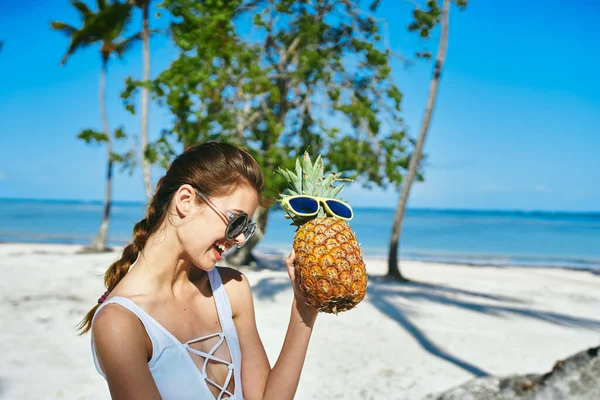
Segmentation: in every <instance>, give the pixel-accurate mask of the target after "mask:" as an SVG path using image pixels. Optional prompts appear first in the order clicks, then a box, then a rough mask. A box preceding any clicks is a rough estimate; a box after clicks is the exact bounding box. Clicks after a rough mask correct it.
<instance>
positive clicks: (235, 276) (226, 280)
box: [215, 267, 248, 286]
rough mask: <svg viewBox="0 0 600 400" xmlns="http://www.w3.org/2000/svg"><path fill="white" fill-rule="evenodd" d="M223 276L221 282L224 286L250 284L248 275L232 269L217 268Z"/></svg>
mask: <svg viewBox="0 0 600 400" xmlns="http://www.w3.org/2000/svg"><path fill="white" fill-rule="evenodd" d="M215 268H216V269H217V271H218V272H219V275H220V276H221V281H222V282H223V284H224V285H227V284H230V283H232V284H233V286H236V284H240V283H244V282H245V283H248V279H247V278H246V275H244V274H243V273H242V272H241V271H239V270H237V269H235V268H231V267H215Z"/></svg>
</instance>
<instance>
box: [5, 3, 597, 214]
mask: <svg viewBox="0 0 600 400" xmlns="http://www.w3.org/2000/svg"><path fill="white" fill-rule="evenodd" d="M470 3H471V4H470V6H469V8H468V9H467V10H466V11H464V12H460V11H458V10H457V9H456V8H454V9H453V10H452V14H451V17H450V19H451V20H450V26H451V28H450V42H449V48H448V56H447V62H446V66H445V71H444V75H443V77H442V82H441V87H440V92H439V97H438V103H437V107H436V111H435V114H434V119H433V123H432V126H431V129H430V132H429V136H428V139H427V143H426V147H425V151H426V153H427V154H428V156H429V160H428V161H429V164H428V166H427V167H426V170H425V174H426V181H425V182H424V183H418V184H417V185H416V186H414V190H413V192H412V195H411V199H410V203H409V205H410V206H412V207H433V208H476V209H522V210H532V209H536V210H570V211H582V210H587V211H593V210H596V211H597V210H600V189H599V188H598V183H599V182H600V162H599V161H598V159H599V157H598V155H599V154H600V132H599V131H600V128H598V127H599V126H600V78H599V77H598V74H597V72H596V71H597V68H598V65H600V44H599V42H598V38H599V37H600V25H599V24H597V19H598V17H599V16H600V2H597V1H595V0H573V1H567V0H545V1H543V0H530V1H517V0H505V1H501V2H500V1H494V0H471V2H470ZM411 7H412V5H411V2H409V1H404V2H403V1H401V0H383V1H382V6H381V8H380V11H379V12H378V14H379V15H380V16H386V18H387V21H388V24H389V37H390V39H389V40H390V45H391V47H392V48H393V50H395V51H396V52H398V53H400V54H412V53H413V52H414V51H415V49H417V48H418V46H420V45H422V43H421V42H420V41H419V40H418V38H416V37H415V36H414V35H409V34H408V33H406V29H405V27H406V24H407V22H408V20H409V18H410V11H411ZM0 15H1V16H2V22H1V23H0V40H4V47H3V48H2V50H1V52H0V77H1V83H0V198H6V197H9V198H43V199H44V198H45V199H81V200H98V199H102V198H103V190H104V186H103V179H104V174H105V161H104V160H105V152H104V149H103V148H102V147H90V146H86V145H85V144H83V143H82V142H80V141H79V140H77V139H76V138H75V135H76V134H77V133H78V132H79V131H80V130H81V128H84V127H90V128H96V129H98V128H100V126H101V123H100V117H99V111H98V77H99V73H100V62H99V55H98V51H97V49H96V48H90V49H87V50H85V51H83V52H80V53H78V54H76V55H75V56H74V57H72V58H71V59H70V60H69V61H68V63H67V65H66V66H65V67H61V66H60V65H59V61H60V59H61V57H62V55H63V53H64V51H65V49H66V46H67V44H68V39H67V38H65V37H63V36H62V35H61V34H59V33H57V32H53V31H52V30H51V29H50V28H49V21H50V20H53V19H55V20H61V21H65V22H69V23H72V24H74V25H77V24H78V20H77V14H76V13H75V12H74V10H72V7H71V6H70V5H69V3H68V2H67V1H66V0H23V1H20V2H3V4H2V5H1V6H0ZM165 24H166V21H165V20H164V18H163V19H159V20H157V19H155V20H154V21H153V25H154V26H160V25H163V26H164V25H165ZM431 45H432V46H433V45H434V42H432V43H431ZM151 46H152V69H153V74H154V73H157V72H159V71H161V70H162V69H164V68H165V67H166V66H167V65H168V63H169V62H170V61H171V60H172V59H173V58H174V56H175V54H176V53H175V49H174V48H173V47H172V45H171V44H170V43H169V41H168V39H166V38H160V37H158V38H155V39H154V40H153V41H152V44H151ZM395 67H396V68H395V70H394V77H395V79H396V82H397V84H398V86H399V87H400V89H401V90H402V91H403V92H404V112H405V119H406V122H407V124H408V127H409V129H410V133H412V134H413V135H416V134H417V133H418V129H419V125H420V120H421V116H422V111H423V107H424V105H425V101H426V97H427V91H428V86H429V79H430V75H431V64H427V63H418V64H416V65H413V66H410V67H406V66H404V65H402V64H401V63H399V62H397V63H396V64H395ZM141 68H142V60H141V47H140V46H138V47H135V48H134V49H133V51H131V52H130V53H129V54H128V55H127V56H126V59H125V60H123V61H120V60H113V62H112V64H111V66H110V68H109V78H108V87H107V89H108V92H107V99H108V107H107V112H108V118H109V124H110V126H111V128H112V129H114V128H116V127H117V126H119V125H123V126H125V128H126V129H127V130H128V131H129V132H137V131H138V130H139V118H138V117H137V116H131V115H130V114H128V113H127V112H126V111H124V109H123V107H122V103H121V100H120V98H119V93H120V92H121V90H122V89H123V82H124V79H125V77H127V76H134V77H136V78H139V77H140V76H141ZM168 125H169V118H168V116H167V115H165V114H164V112H162V111H161V110H160V109H158V108H157V107H156V106H154V107H153V108H151V119H150V133H151V137H156V136H157V135H158V132H159V131H160V129H161V128H163V127H166V126H168ZM156 172H157V176H158V174H159V173H160V171H156ZM113 193H114V199H115V200H143V199H144V193H143V188H142V179H141V175H140V173H135V174H134V175H133V176H128V175H126V174H117V176H116V177H115V186H114V191H113ZM344 197H345V198H347V199H348V200H349V201H351V202H352V204H353V205H355V206H366V205H372V206H381V207H393V206H395V204H396V202H397V198H398V194H397V193H396V192H394V191H391V190H388V191H379V190H377V191H371V192H369V191H365V190H363V189H361V188H360V187H350V188H348V189H347V190H346V194H345V196H344Z"/></svg>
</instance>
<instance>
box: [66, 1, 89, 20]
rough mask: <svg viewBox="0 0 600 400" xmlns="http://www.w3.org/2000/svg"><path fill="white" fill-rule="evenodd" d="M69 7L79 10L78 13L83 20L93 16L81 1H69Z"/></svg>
mask: <svg viewBox="0 0 600 400" xmlns="http://www.w3.org/2000/svg"><path fill="white" fill-rule="evenodd" d="M71 5H73V7H75V8H76V9H77V10H79V13H80V14H81V16H82V17H83V19H84V20H85V19H87V18H89V17H90V16H92V15H93V13H92V11H90V9H89V7H88V6H87V4H85V3H84V2H83V1H77V0H73V1H71Z"/></svg>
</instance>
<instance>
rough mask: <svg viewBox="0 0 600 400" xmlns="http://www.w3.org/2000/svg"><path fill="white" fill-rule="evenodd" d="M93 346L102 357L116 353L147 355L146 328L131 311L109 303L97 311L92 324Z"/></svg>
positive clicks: (116, 354)
mask: <svg viewBox="0 0 600 400" xmlns="http://www.w3.org/2000/svg"><path fill="white" fill-rule="evenodd" d="M92 337H93V338H94V346H95V347H96V349H97V351H98V353H99V354H100V355H101V357H102V358H106V357H113V356H114V357H118V355H119V354H120V355H130V356H135V355H141V356H143V357H147V353H148V346H147V340H146V337H147V335H146V330H145V328H144V325H143V324H142V322H141V321H140V319H139V318H138V317H137V316H136V314H134V313H133V312H132V311H130V310H128V309H127V308H125V307H123V306H122V305H120V304H115V303H109V304H106V305H104V306H103V307H102V308H101V309H100V310H98V311H97V313H96V315H95V317H94V322H93V324H92Z"/></svg>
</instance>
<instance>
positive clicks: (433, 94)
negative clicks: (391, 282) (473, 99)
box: [388, 0, 450, 281]
mask: <svg viewBox="0 0 600 400" xmlns="http://www.w3.org/2000/svg"><path fill="white" fill-rule="evenodd" d="M449 14H450V0H444V5H443V9H442V15H441V35H440V44H439V46H438V51H437V55H436V58H435V66H434V70H433V77H432V78H431V83H430V86H429V98H428V99H427V106H426V107H425V113H424V115H423V122H422V124H421V131H420V132H419V138H418V139H417V144H416V147H415V151H414V153H413V154H412V156H411V158H410V164H409V166H408V173H407V174H406V177H405V180H404V184H403V186H402V193H401V194H400V200H399V201H398V206H397V207H396V213H395V215H394V225H393V227H392V238H391V240H390V252H389V257H388V276H389V277H392V278H395V279H398V280H401V281H405V280H406V278H405V277H404V276H403V275H402V273H401V271H400V268H399V266H398V247H399V243H400V232H401V231H402V221H403V220H404V213H405V211H406V202H407V201H408V195H409V193H410V188H411V185H412V183H413V181H414V179H415V176H416V174H417V169H418V167H419V161H420V160H421V157H422V154H423V146H424V144H425V138H426V136H427V131H428V130H429V123H430V122H431V117H432V115H433V109H434V106H435V100H436V98H437V91H438V85H439V82H440V77H441V75H442V67H443V66H444V60H445V58H446V49H447V47H448V21H449Z"/></svg>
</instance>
